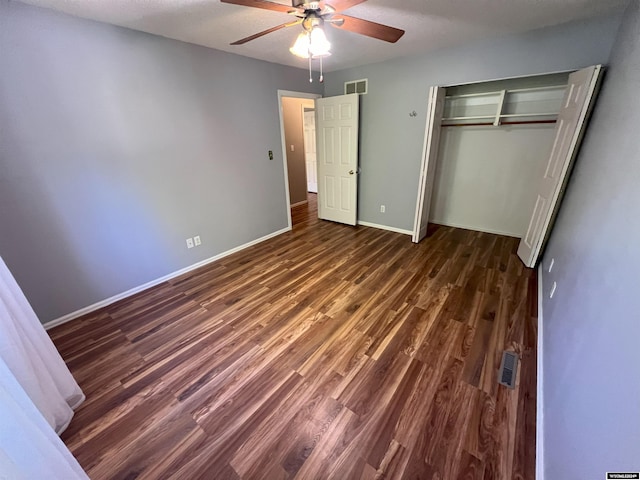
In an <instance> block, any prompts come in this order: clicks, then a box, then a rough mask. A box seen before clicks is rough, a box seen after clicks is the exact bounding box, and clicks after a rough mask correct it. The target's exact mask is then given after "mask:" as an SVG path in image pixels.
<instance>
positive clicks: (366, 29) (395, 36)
mask: <svg viewBox="0 0 640 480" xmlns="http://www.w3.org/2000/svg"><path fill="white" fill-rule="evenodd" d="M339 18H344V23H343V24H342V25H340V24H339V23H331V25H332V26H334V27H336V28H340V29H342V30H348V31H350V32H354V33H359V34H360V35H366V36H367V37H372V38H377V39H378V40H384V41H385V42H389V43H396V42H397V41H398V40H400V37H402V35H404V30H400V29H399V28H394V27H389V26H388V25H382V24H381V23H376V22H371V21H369V20H363V19H362V18H356V17H350V16H349V15H342V14H340V15H339Z"/></svg>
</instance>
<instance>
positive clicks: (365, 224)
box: [358, 220, 413, 235]
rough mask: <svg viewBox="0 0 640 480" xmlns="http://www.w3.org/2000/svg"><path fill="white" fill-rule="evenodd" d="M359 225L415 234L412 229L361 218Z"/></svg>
mask: <svg viewBox="0 0 640 480" xmlns="http://www.w3.org/2000/svg"><path fill="white" fill-rule="evenodd" d="M358 225H362V226H363V227H371V228H379V229H380V230H389V231H390V232H396V233H402V234H404V235H413V231H411V230H403V229H402V228H396V227H389V226H388V225H378V224H377V223H371V222H363V221H361V220H358Z"/></svg>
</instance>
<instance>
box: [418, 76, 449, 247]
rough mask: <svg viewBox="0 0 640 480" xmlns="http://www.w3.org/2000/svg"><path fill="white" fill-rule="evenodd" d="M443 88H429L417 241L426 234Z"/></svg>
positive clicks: (419, 193) (441, 110)
mask: <svg viewBox="0 0 640 480" xmlns="http://www.w3.org/2000/svg"><path fill="white" fill-rule="evenodd" d="M444 100H445V89H444V88H443V87H431V88H430V89H429V105H428V107H427V126H426V130H425V135H424V147H423V150H422V166H421V167H420V183H419V185H418V200H417V202H416V217H415V221H414V224H413V237H412V240H413V241H414V242H415V243H418V242H419V241H420V240H422V239H423V238H424V237H426V236H427V225H428V223H429V208H430V207H431V194H432V193H433V182H434V180H435V176H436V175H435V173H436V163H437V161H438V147H439V145H440V128H441V127H440V124H441V123H442V112H443V111H444Z"/></svg>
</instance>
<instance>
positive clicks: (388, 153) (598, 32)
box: [325, 15, 620, 230]
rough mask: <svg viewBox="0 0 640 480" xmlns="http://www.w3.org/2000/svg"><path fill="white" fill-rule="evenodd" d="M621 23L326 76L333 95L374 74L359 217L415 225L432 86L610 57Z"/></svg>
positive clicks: (520, 37) (509, 38)
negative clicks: (347, 85)
mask: <svg viewBox="0 0 640 480" xmlns="http://www.w3.org/2000/svg"><path fill="white" fill-rule="evenodd" d="M619 24H620V16H619V15H615V16H612V17H608V18H600V19H594V20H587V21H581V22H575V23H571V24H565V25H559V26H555V27H549V28H544V29H540V30H535V31H531V32H526V33H522V34H514V35H505V36H502V37H498V38H494V39H490V40H485V41H480V42H474V43H473V44H466V45H460V46H457V47H453V48H447V49H442V50H437V51H432V52H429V53H427V54H425V55H419V56H411V57H405V58H399V59H396V60H390V61H386V62H382V63H377V64H373V65H366V66H362V67H357V68H351V69H346V70H340V71H337V72H331V73H329V74H327V75H326V76H325V94H326V95H341V94H342V93H343V92H344V82H345V81H352V80H357V79H362V78H368V79H369V93H368V94H367V95H363V96H362V97H361V109H360V166H361V169H362V173H361V175H360V176H359V182H360V184H359V192H358V201H359V205H358V219H359V220H362V221H367V222H371V223H376V224H379V225H387V226H391V227H395V228H400V229H404V230H412V229H413V221H414V218H415V207H416V197H417V194H418V176H419V174H420V163H421V160H422V158H421V157H422V146H423V140H424V130H425V123H426V107H427V98H428V91H429V87H430V86H432V85H456V84H462V83H469V82H475V81H486V80H491V79H496V78H506V77H513V76H518V75H535V74H540V73H546V72H555V71H560V70H571V69H573V70H577V69H579V68H582V67H586V66H589V65H594V64H598V63H607V61H608V59H609V53H610V51H611V46H612V44H613V39H614V38H615V33H616V31H617V28H618V25H619ZM401 41H402V40H401ZM328 61H330V60H328ZM414 110H415V111H416V112H417V113H418V115H417V116H416V117H410V116H409V113H410V112H412V111H414ZM381 204H384V205H386V213H380V205H381Z"/></svg>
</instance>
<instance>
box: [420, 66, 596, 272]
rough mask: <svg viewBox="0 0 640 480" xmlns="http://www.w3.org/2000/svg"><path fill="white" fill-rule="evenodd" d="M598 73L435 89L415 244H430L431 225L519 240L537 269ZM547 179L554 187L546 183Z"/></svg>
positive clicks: (588, 71) (526, 258)
mask: <svg viewBox="0 0 640 480" xmlns="http://www.w3.org/2000/svg"><path fill="white" fill-rule="evenodd" d="M600 71H601V67H600V66H594V67H589V68H588V69H584V70H580V71H578V72H561V73H553V74H544V75H535V76H528V77H519V78H510V79H504V80H495V81H488V82H481V83H472V84H461V85H452V86H447V87H432V88H431V91H430V99H429V100H430V103H429V105H430V108H429V113H428V119H427V128H426V133H425V146H424V154H423V163H422V168H421V172H420V186H419V194H418V200H417V204H416V220H415V225H414V236H413V240H414V242H419V241H420V240H421V239H422V238H424V236H425V235H426V231H427V228H426V227H427V223H428V222H430V223H434V224H439V225H446V226H452V227H458V228H465V229H469V230H476V231H480V232H487V233H495V234H500V235H507V236H512V237H517V238H520V239H523V241H527V242H528V243H529V244H530V245H529V247H528V248H527V249H526V250H527V251H526V252H525V251H523V252H520V250H519V255H520V257H521V258H522V260H523V262H524V263H525V264H526V265H527V266H533V265H534V264H535V263H536V261H537V258H538V257H539V253H540V251H541V249H542V246H543V243H544V240H545V238H546V237H547V236H548V232H549V230H550V225H551V223H552V218H553V215H554V214H555V213H554V212H555V211H556V210H557V204H559V200H560V195H561V191H562V189H563V186H564V184H565V183H566V178H567V177H568V173H569V171H570V166H571V163H572V161H573V158H574V155H575V152H576V151H577V147H578V145H579V141H580V138H581V137H582V133H583V129H584V124H585V123H586V119H587V116H588V114H589V112H590V110H591V108H592V106H593V99H594V98H595V93H596V91H597V89H596V87H597V85H598V79H599V78H600ZM551 177H552V178H553V180H554V182H551V183H553V185H547V186H546V187H545V185H544V184H545V179H546V180H547V183H549V182H548V180H549V178H551ZM541 188H542V189H544V188H547V190H549V191H546V192H541ZM521 247H522V241H521ZM521 253H522V255H521ZM523 257H524V258H523Z"/></svg>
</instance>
